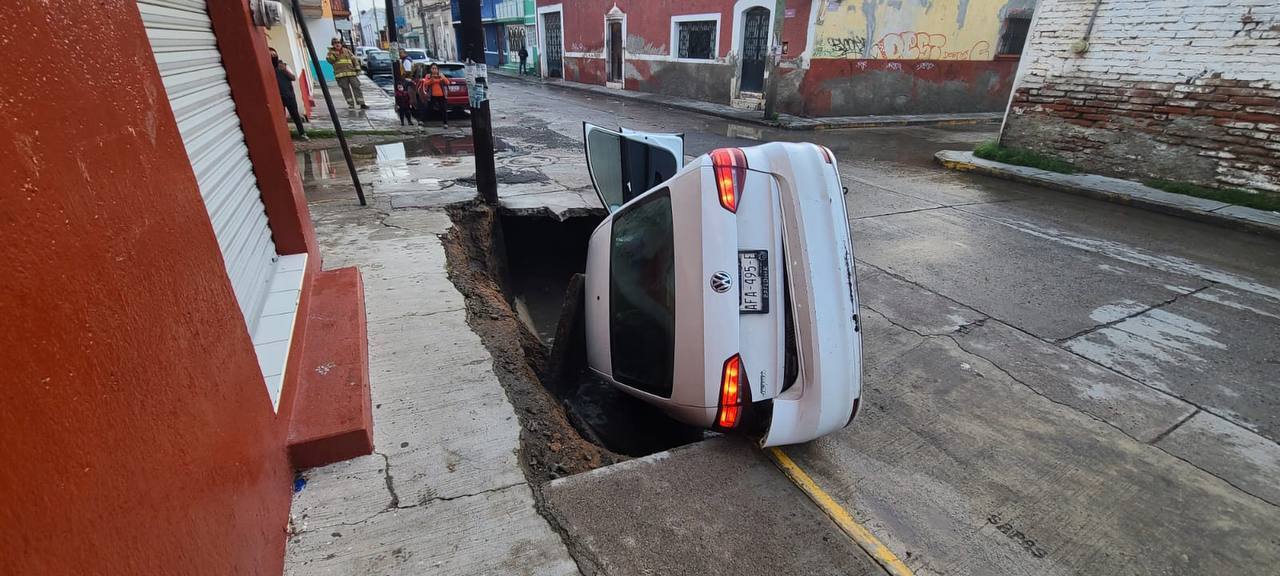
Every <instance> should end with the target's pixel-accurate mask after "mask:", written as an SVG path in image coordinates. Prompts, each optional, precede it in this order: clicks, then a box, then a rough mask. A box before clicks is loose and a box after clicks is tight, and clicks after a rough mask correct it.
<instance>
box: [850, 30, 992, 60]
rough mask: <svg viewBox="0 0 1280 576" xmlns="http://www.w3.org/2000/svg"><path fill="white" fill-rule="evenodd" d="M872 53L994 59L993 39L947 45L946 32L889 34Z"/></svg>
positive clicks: (892, 57) (881, 56)
mask: <svg viewBox="0 0 1280 576" xmlns="http://www.w3.org/2000/svg"><path fill="white" fill-rule="evenodd" d="M871 56H872V57H873V58H879V59H881V60H990V59H991V43H990V42H987V41H986V40H979V41H977V42H974V44H973V46H970V47H969V48H968V49H965V50H956V49H953V48H950V47H948V46H947V35H946V34H933V33H929V32H898V33H893V34H885V35H884V36H883V37H881V38H880V40H878V41H877V42H876V43H875V44H874V45H872V47H871Z"/></svg>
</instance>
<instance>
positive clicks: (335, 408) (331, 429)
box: [289, 267, 373, 469]
mask: <svg viewBox="0 0 1280 576" xmlns="http://www.w3.org/2000/svg"><path fill="white" fill-rule="evenodd" d="M353 302H354V303H356V304H355V305H354V306H353V305H352V303H353ZM306 306H307V309H306V314H307V326H306V332H305V334H304V335H303V342H302V354H301V359H300V360H299V362H298V366H297V367H296V368H295V369H296V370H298V371H299V377H298V390H297V392H296V393H295V396H294V404H293V411H292V419H291V421H290V423H289V460H290V462H291V463H292V464H293V467H294V468H298V469H303V468H314V467H317V466H324V465H326V464H332V463H334V462H340V461H343V460H348V459H351V458H355V457H356V456H363V455H365V454H369V453H372V452H373V409H372V407H371V406H370V399H369V346H368V342H367V338H366V331H365V313H364V282H363V281H362V280H361V278H360V271H359V270H358V269H356V268H354V267H351V268H339V269H337V270H327V271H324V272H319V273H317V274H316V279H315V281H314V282H313V284H312V288H311V295H310V298H309V302H307V303H306Z"/></svg>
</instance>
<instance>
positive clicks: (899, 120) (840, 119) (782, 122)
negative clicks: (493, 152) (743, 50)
mask: <svg viewBox="0 0 1280 576" xmlns="http://www.w3.org/2000/svg"><path fill="white" fill-rule="evenodd" d="M490 72H492V73H493V74H494V75H496V76H501V77H503V78H509V79H512V80H516V81H520V82H527V83H530V84H544V85H547V86H555V87H557V88H565V89H570V90H578V91H582V92H591V93H595V94H600V95H602V96H608V97H609V98H621V99H626V100H636V101H641V102H648V103H650V104H654V105H658V106H668V107H671V108H676V109H679V110H685V111H688V112H696V113H699V114H707V115H709V116H716V117H718V118H724V119H726V120H732V121H734V122H740V123H743V124H754V125H757V126H767V127H770V128H783V129H786V130H833V129H837V128H879V127H885V126H920V125H926V126H938V125H949V124H978V123H985V122H999V121H1000V119H1001V118H1002V117H1003V116H1004V114H1003V113H1002V112H975V113H958V114H904V115H898V116H829V117H823V118H805V117H803V116H793V115H790V114H779V115H778V118H777V119H776V120H766V119H765V118H764V113H763V112H761V111H759V110H743V109H741V108H734V107H732V106H727V105H725V104H716V103H714V102H704V101H702V100H694V99H692V98H681V97H679V96H669V95H666V94H653V93H650V92H640V91H636V90H618V89H614V88H606V87H604V86H600V85H597V84H582V83H579V82H571V81H568V80H562V79H559V78H537V77H532V76H528V75H525V76H520V75H517V74H512V73H510V72H507V71H498V70H494V69H490Z"/></svg>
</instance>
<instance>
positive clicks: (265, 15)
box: [249, 0, 284, 28]
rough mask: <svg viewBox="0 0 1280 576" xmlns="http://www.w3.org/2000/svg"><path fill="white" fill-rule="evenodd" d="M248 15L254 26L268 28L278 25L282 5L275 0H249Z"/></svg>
mask: <svg viewBox="0 0 1280 576" xmlns="http://www.w3.org/2000/svg"><path fill="white" fill-rule="evenodd" d="M249 13H250V14H252V15H253V24H254V25H255V26H262V27H263V28H270V27H272V26H275V25H276V24H279V23H280V18H281V16H282V15H283V14H284V5H283V4H281V3H279V2H276V1H275V0H249Z"/></svg>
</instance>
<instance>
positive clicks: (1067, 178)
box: [933, 150, 1280, 238]
mask: <svg viewBox="0 0 1280 576" xmlns="http://www.w3.org/2000/svg"><path fill="white" fill-rule="evenodd" d="M933 158H934V160H935V161H937V162H938V163H939V164H941V165H942V166H944V167H946V168H948V169H950V170H957V171H960V172H974V173H977V174H983V175H986V176H993V177H996V178H1002V179H1005V180H1011V181H1014V182H1022V183H1024V184H1034V185H1036V186H1041V187H1044V188H1049V189H1052V190H1056V191H1058V192H1065V193H1067V194H1075V195H1077V196H1085V197H1089V198H1095V199H1098V200H1105V201H1108V202H1114V203H1116V204H1124V205H1128V206H1136V207H1138V208H1143V209H1146V210H1151V211H1153V212H1160V213H1163V214H1169V215H1173V216H1179V217H1182V218H1187V219H1189V220H1197V221H1200V222H1206V223H1209V224H1215V225H1218V226H1222V227H1224V228H1231V229H1235V230H1243V231H1246V232H1253V233H1256V234H1262V235H1266V236H1271V237H1273V238H1280V212H1267V211H1265V210H1258V209H1255V208H1247V207H1244V206H1236V205H1233V204H1226V203H1224V202H1218V201H1215V200H1206V199H1203V198H1196V197H1194V196H1184V195H1182V194H1174V193H1172V192H1165V191H1163V190H1158V189H1155V188H1151V187H1149V186H1145V185H1142V184H1139V183H1137V182H1133V181H1130V180H1123V179H1120V178H1109V177H1105V176H1097V175H1093V174H1059V173H1057V172H1050V171H1048V170H1040V169H1037V168H1030V167H1026V166H1015V165H1012V164H1004V163H1001V162H995V161H991V160H984V159H981V158H977V157H975V156H974V155H973V153H972V152H966V151H961V150H942V151H939V152H938V153H936V154H934V155H933Z"/></svg>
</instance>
